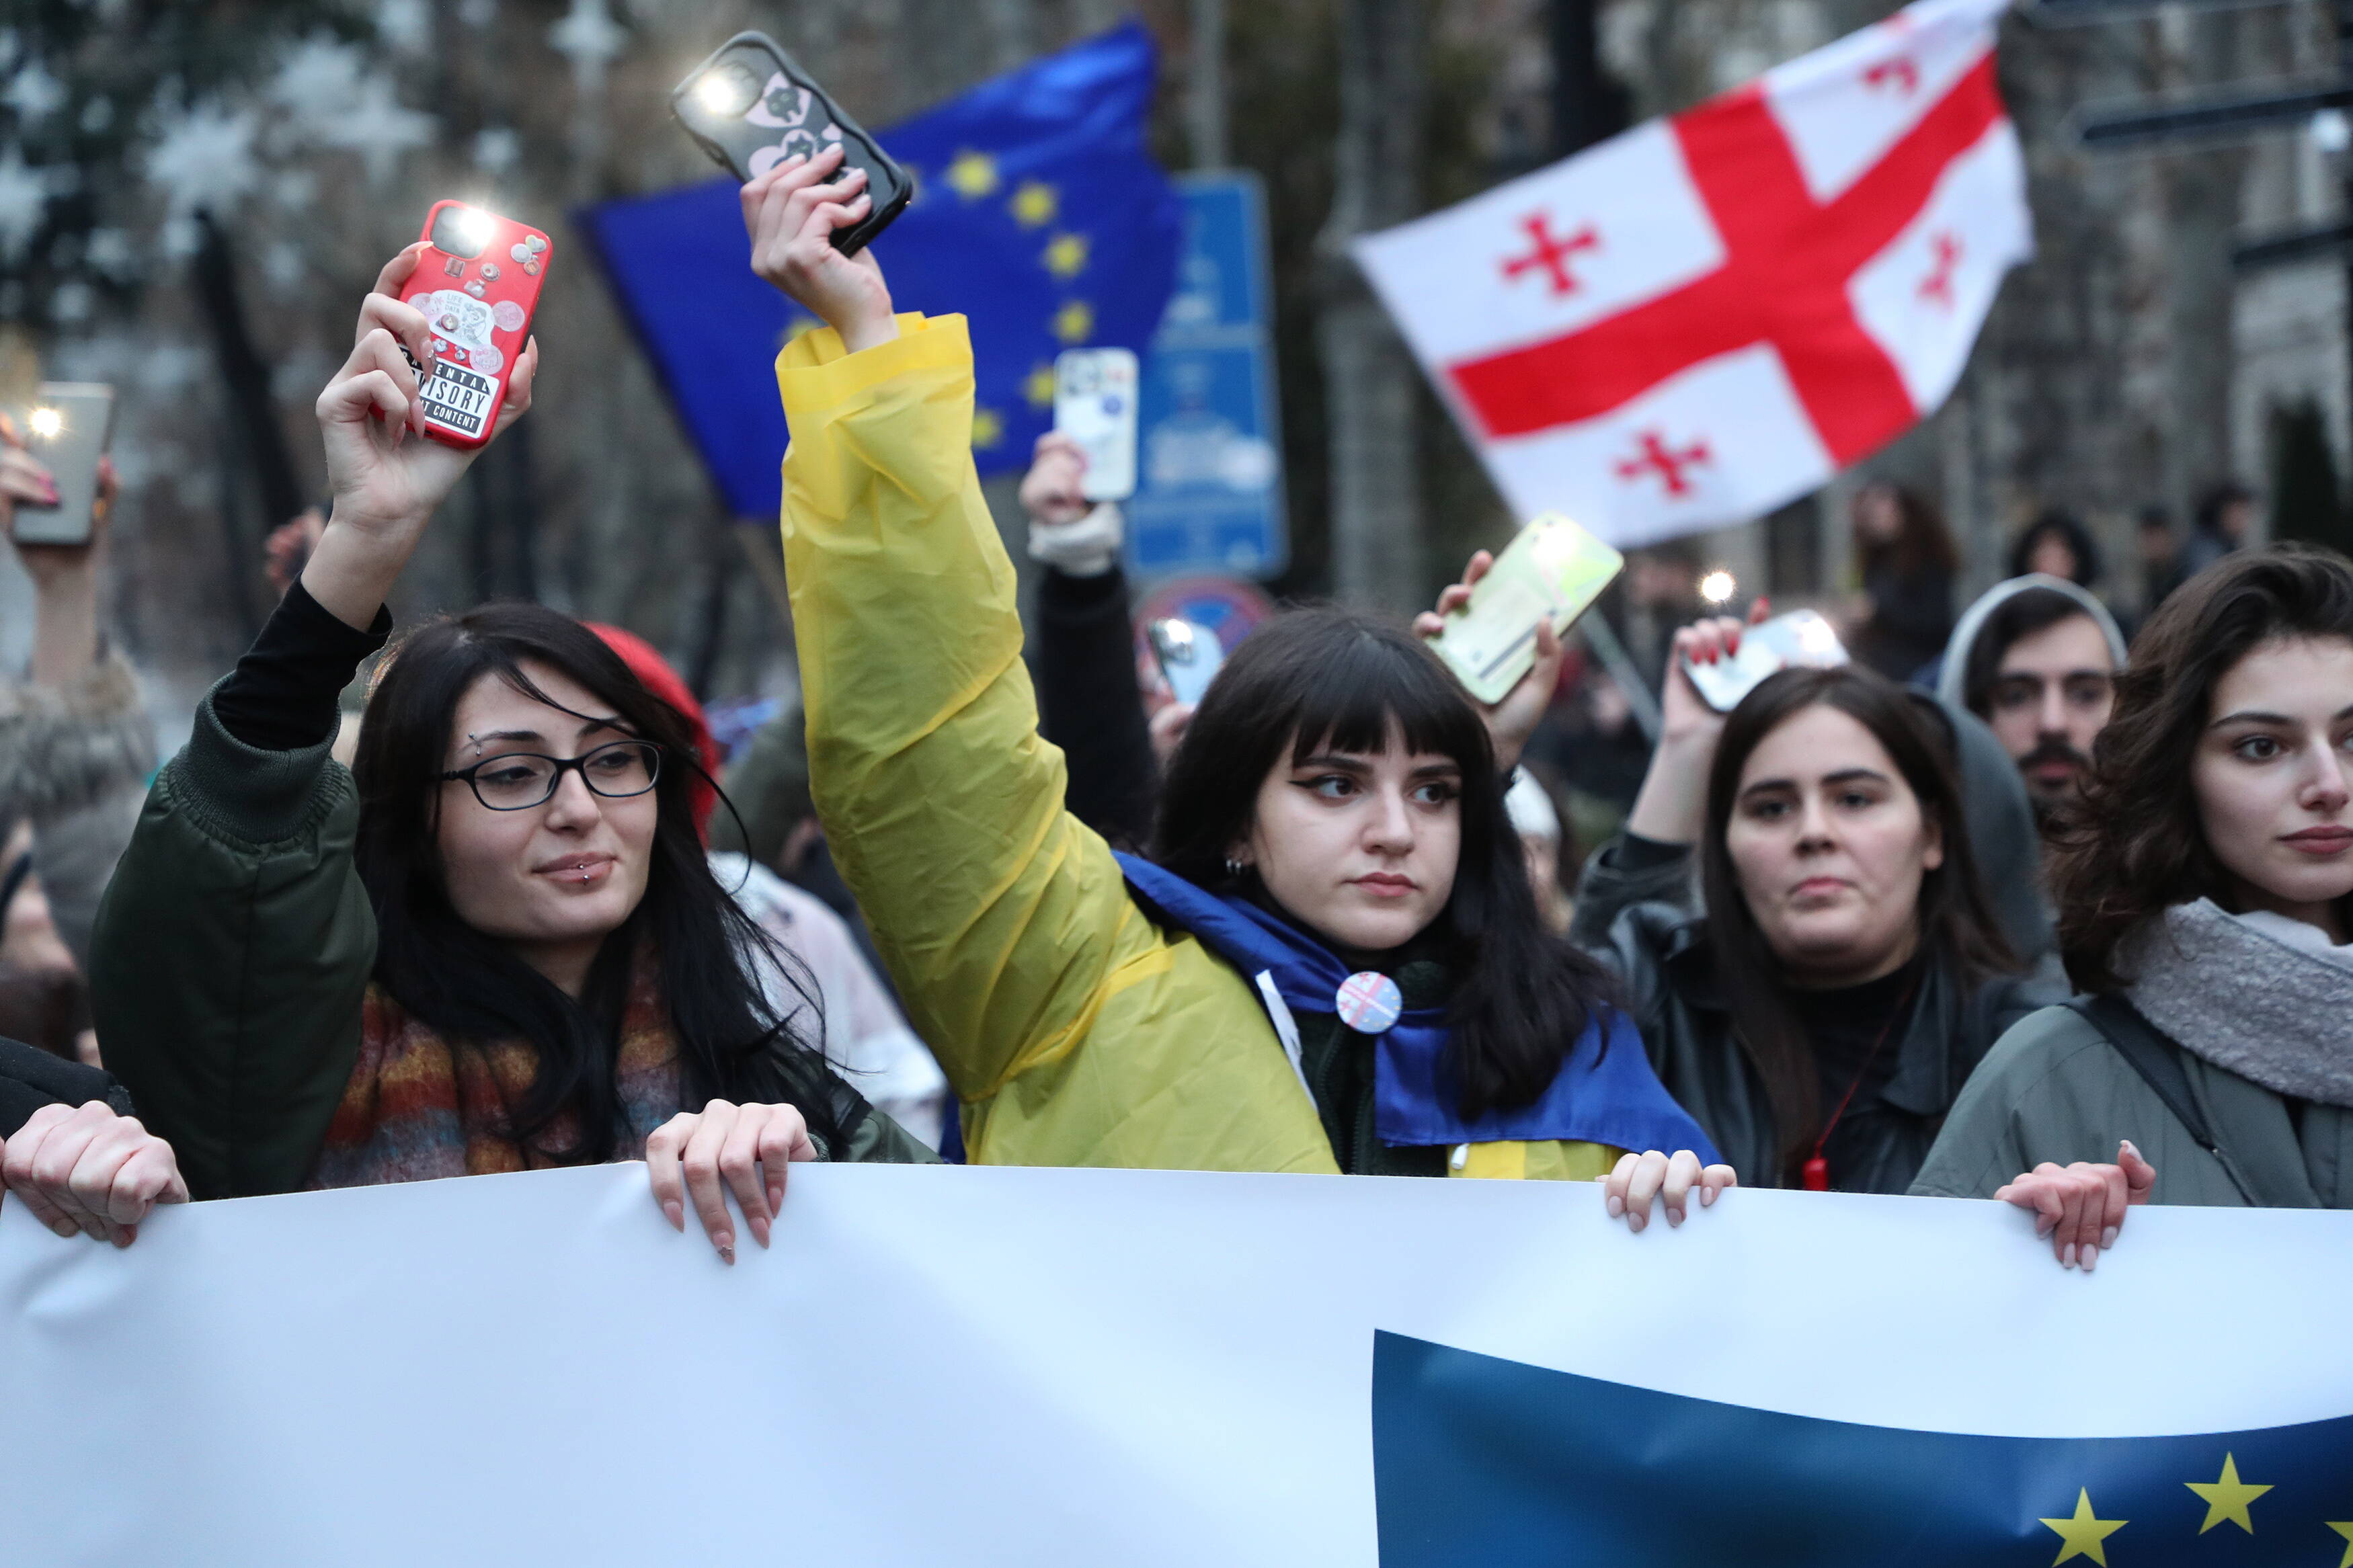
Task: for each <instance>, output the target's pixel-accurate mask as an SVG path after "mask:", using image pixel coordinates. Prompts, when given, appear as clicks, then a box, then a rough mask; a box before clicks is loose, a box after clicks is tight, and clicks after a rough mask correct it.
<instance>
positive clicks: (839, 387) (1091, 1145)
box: [776, 314, 1615, 1178]
mask: <svg viewBox="0 0 2353 1568" xmlns="http://www.w3.org/2000/svg"><path fill="white" fill-rule="evenodd" d="M776 376H777V382H778V384H779V386H780V388H781V390H782V393H783V396H784V404H785V415H786V421H787V423H788V424H789V426H790V427H791V432H792V446H791V448H790V450H789V451H788V452H787V453H786V458H785V476H784V477H785V500H784V538H785V560H786V576H787V579H788V581H789V582H790V583H791V584H792V603H793V630H794V636H795V637H796V639H797V643H798V646H799V653H800V666H801V683H802V692H803V697H804V700H805V702H806V705H807V715H808V730H807V733H808V758H809V784H810V790H811V794H812V795H813V796H814V798H815V800H816V805H817V810H818V816H819V817H820V819H821V820H822V821H823V823H824V825H825V831H826V840H827V842H828V844H829V845H831V846H832V848H833V852H834V856H835V858H836V859H837V861H838V862H839V866H840V868H841V871H842V875H843V876H844V878H845V879H847V880H848V881H849V885H850V887H851V888H852V889H854V890H855V891H856V892H857V895H858V901H859V904H860V907H861V908H862V909H864V910H865V911H866V913H867V916H868V918H869V921H870V922H871V926H872V929H873V931H874V938H875V943H876V946H877V947H878V948H879V949H880V950H881V954H882V958H883V962H884V963H885V965H886V966H887V968H888V970H889V972H890V975H891V979H892V982H893V984H895V985H896V986H897V988H898V992H899V995H900V998H901V1000H902V1003H903V1004H904V1005H905V1007H906V1009H907V1016H908V1019H909V1022H911V1023H912V1024H913V1026H914V1027H915V1030H916V1032H917V1033H918V1034H919V1035H921V1036H922V1037H923V1038H924V1039H925V1040H927V1041H930V1042H931V1043H932V1046H933V1047H934V1050H935V1051H936V1052H937V1054H938V1056H939V1058H940V1065H941V1066H942V1067H943V1068H946V1070H947V1074H948V1079H949V1082H950V1083H951V1084H952V1085H953V1086H954V1087H955V1091H956V1094H957V1096H958V1098H959V1099H960V1100H961V1101H962V1102H963V1116H964V1134H965V1148H966V1150H967V1152H968V1154H969V1157H970V1158H971V1160H972V1161H973V1163H993V1164H1032V1165H1120V1166H1141V1167H1158V1168H1165V1169H1176V1170H1221V1171H1303V1172H1324V1173H1335V1172H1337V1171H1338V1170H1339V1168H1340V1167H1339V1163H1338V1162H1337V1161H1336V1159H1335V1154H1334V1150H1333V1147H1332V1143H1331V1140H1330V1139H1329V1138H1328V1137H1327V1136H1326V1134H1325V1131H1324V1124H1323V1121H1322V1120H1321V1118H1320V1117H1319V1115H1318V1112H1317V1110H1316V1106H1315V1103H1314V1100H1312V1099H1311V1098H1310V1096H1309V1094H1308V1092H1307V1089H1306V1088H1305V1086H1304V1085H1303V1083H1302V1081H1301V1079H1300V1077H1299V1075H1298V1074H1297V1073H1296V1072H1295V1071H1294V1070H1293V1066H1292V1062H1291V1059H1290V1058H1289V1056H1288V1055H1287V1053H1286V1052H1285V1050H1284V1048H1283V1045H1282V1040H1281V1039H1280V1038H1279V1037H1278V1035H1277V1032H1276V1026H1275V1024H1274V1022H1273V1020H1272V1018H1271V1016H1270V1013H1269V1011H1268V1007H1267V1005H1266V1004H1265V1002H1264V999H1263V998H1262V997H1261V994H1260V993H1259V992H1258V990H1257V989H1256V988H1255V986H1254V984H1253V983H1252V981H1251V980H1250V978H1249V977H1247V976H1245V975H1244V974H1243V973H1241V971H1240V969H1238V968H1237V967H1235V965H1234V964H1233V963H1229V962H1228V961H1227V960H1226V959H1224V958H1222V957H1220V956H1219V954H1218V953H1217V952H1214V951H1212V950H1211V949H1210V948H1209V947H1208V946H1206V945H1204V943H1203V942H1201V940H1200V939H1199V938H1198V937H1197V936H1196V935H1195V934H1194V933H1193V932H1192V931H1189V930H1187V929H1186V928H1185V927H1184V926H1183V925H1182V924H1181V923H1176V922H1172V923H1170V924H1167V925H1164V924H1163V923H1161V921H1159V920H1156V919H1155V915H1154V913H1153V912H1151V911H1147V910H1145V908H1144V907H1143V906H1141V905H1139V903H1138V902H1137V901H1136V900H1135V898H1134V897H1133V896H1132V895H1131V894H1130V891H1129V889H1128V885H1127V880H1126V878H1125V876H1124V874H1123V872H1122V870H1121V868H1120V865H1119V862H1118V861H1117V860H1116V859H1114V858H1113V854H1112V851H1111V848H1110V847H1109V846H1108V845H1107V844H1105V843H1104V842H1103V838H1102V837H1100V836H1099V835H1097V834H1096V833H1094V832H1093V831H1092V830H1091V829H1089V828H1088V827H1087V826H1084V825H1083V824H1082V823H1081V822H1080V821H1079V820H1078V819H1077V818H1076V817H1074V816H1071V814H1070V812H1069V811H1068V810H1067V809H1065V806H1064V798H1065V791H1066V776H1067V775H1066V773H1065V768H1064V764H1063V760H1062V754H1061V752H1059V751H1057V750H1056V749H1055V748H1054V747H1053V746H1051V745H1049V744H1048V743H1047V742H1045V741H1044V740H1043V739H1041V738H1040V737H1039V733H1038V706H1037V700H1036V697H1035V694H1034V692H1033V689H1032V688H1031V685H1030V681H1029V672H1028V670H1027V668H1025V667H1024V665H1023V663H1022V658H1021V623H1020V618H1019V616H1018V614H1017V612H1016V609H1015V605H1014V572H1013V563H1012V562H1011V561H1010V560H1008V558H1007V556H1006V553H1005V546H1004V544H1003V542H1002V541H1001V539H1000V537H999V535H998V533H997V523H996V521H995V520H994V519H993V518H992V517H991V516H990V515H989V511H988V506H987V501H986V500H984V499H983V497H982V494H981V489H980V481H979V479H978V477H977V475H976V473H975V472H974V469H973V461H972V438H971V437H972V408H973V381H972V348H971V342H970V340H969V338H968V336H967V335H966V332H965V322H964V319H963V318H962V317H960V316H944V317H937V318H933V319H930V320H926V319H925V318H924V317H923V316H922V315H920V314H908V315H904V316H902V317H901V318H900V336H899V337H898V338H897V339H895V340H893V341H892V342H887V343H882V344H879V345H877V346H875V347H873V348H870V349H867V350H865V351H863V352H862V353H856V354H849V353H845V352H844V350H843V348H842V344H841V340H840V338H839V335H838V334H836V333H835V332H833V331H830V330H825V329H820V330H818V331H813V332H809V333H807V334H805V335H803V336H802V337H800V338H797V339H796V340H795V341H794V342H791V343H789V344H787V345H786V347H785V349H784V351H783V353H781V354H780V355H779V356H778V358H777V362H776ZM1614 1158H1615V1152H1614V1151H1612V1150H1610V1149H1609V1148H1606V1147H1604V1146H1603V1145H1600V1144H1597V1143H1591V1142H1562V1141H1559V1140H1556V1139H1549V1140H1544V1141H1523V1140H1519V1139H1499V1140H1495V1141H1493V1142H1475V1143H1471V1144H1469V1145H1467V1146H1466V1148H1465V1149H1464V1151H1463V1158H1462V1159H1461V1161H1460V1162H1455V1161H1451V1160H1450V1161H1449V1162H1448V1169H1449V1170H1450V1172H1451V1173H1454V1174H1460V1175H1466V1176H1555V1177H1565V1178H1586V1177H1591V1176H1596V1175H1599V1174H1601V1173H1604V1172H1606V1171H1607V1170H1608V1169H1609V1163H1611V1161H1612V1160H1613V1159H1614Z"/></svg>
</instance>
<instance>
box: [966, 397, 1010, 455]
mask: <svg viewBox="0 0 2353 1568" xmlns="http://www.w3.org/2000/svg"><path fill="white" fill-rule="evenodd" d="M1004 439H1005V420H1004V418H1003V417H1002V416H999V415H998V414H997V410H996V409H994V408H982V407H977V406H976V407H975V408H974V409H973V411H972V444H973V445H974V446H976V447H979V448H980V449H981V450H982V451H987V450H988V448H990V447H994V446H996V445H997V443H998V442H999V441H1002V440H1004Z"/></svg>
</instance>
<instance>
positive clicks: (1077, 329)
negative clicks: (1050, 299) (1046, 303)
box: [1053, 300, 1095, 343]
mask: <svg viewBox="0 0 2353 1568" xmlns="http://www.w3.org/2000/svg"><path fill="white" fill-rule="evenodd" d="M1053 327H1054V335H1055V336H1056V337H1058V338H1060V339H1061V340H1062V341H1063V342H1066V343H1082V342H1086V341H1087V340H1088V339H1089V338H1091V337H1092V336H1094V331H1095V308H1094V307H1093V306H1092V305H1090V304H1088V303H1087V302H1086V301H1085V300H1066V301H1064V303H1063V305H1062V308H1061V309H1060V310H1057V311H1055V312H1054V322H1053Z"/></svg>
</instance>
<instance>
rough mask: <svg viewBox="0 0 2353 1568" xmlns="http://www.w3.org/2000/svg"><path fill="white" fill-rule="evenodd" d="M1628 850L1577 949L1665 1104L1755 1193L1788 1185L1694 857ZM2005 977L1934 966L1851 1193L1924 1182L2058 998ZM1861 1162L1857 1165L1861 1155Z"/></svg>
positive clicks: (1595, 864) (1582, 895)
mask: <svg viewBox="0 0 2353 1568" xmlns="http://www.w3.org/2000/svg"><path fill="white" fill-rule="evenodd" d="M1631 850H1632V852H1631V853H1629V845H1628V842H1627V841H1626V840H1624V839H1620V840H1617V841H1614V842H1612V843H1610V844H1608V845H1605V846H1603V847H1602V848H1601V849H1600V850H1599V851H1598V852H1596V853H1595V855H1594V857H1593V858H1592V860H1591V861H1589V862H1588V864H1587V866H1586V869H1585V876H1584V879H1583V880H1582V881H1581V882H1580V884H1579V885H1578V888H1577V925H1576V929H1575V931H1573V932H1572V934H1573V935H1574V936H1575V937H1576V938H1577V941H1578V942H1579V943H1580V944H1581V945H1583V946H1584V947H1586V948H1587V949H1588V951H1589V952H1593V953H1594V954H1595V955H1596V956H1597V957H1599V959H1600V960H1601V961H1602V962H1603V963H1607V964H1609V966H1610V968H1611V969H1612V970H1614V971H1615V972H1616V973H1617V974H1618V976H1619V978H1620V982H1621V984H1623V985H1624V987H1625V993H1626V1001H1627V1005H1628V1008H1629V1011H1630V1013H1631V1015H1632V1016H1633V1020H1634V1025H1635V1026H1636V1027H1637V1028H1638V1029H1640V1030H1641V1035H1642V1044H1643V1047H1645V1048H1646V1049H1647V1050H1648V1052H1649V1053H1650V1058H1651V1067H1652V1068H1655V1069H1656V1070H1657V1072H1658V1075H1659V1081H1660V1082H1662V1083H1663V1084H1664V1085H1666V1089H1667V1092H1668V1093H1669V1094H1672V1095H1673V1096H1674V1097H1675V1100H1676V1102H1677V1103H1679V1104H1680V1105H1682V1106H1683V1109H1684V1110H1688V1111H1690V1112H1691V1114H1692V1116H1693V1117H1694V1120H1696V1121H1698V1122H1699V1124H1700V1126H1701V1127H1703V1128H1704V1129H1705V1130H1706V1131H1707V1135H1708V1137H1709V1139H1710V1140H1711V1141H1713V1142H1715V1146H1716V1148H1717V1150H1718V1151H1719V1152H1721V1153H1722V1154H1723V1155H1724V1157H1725V1160H1727V1161H1729V1162H1730V1163H1731V1164H1732V1167H1733V1169H1734V1170H1736V1171H1737V1172H1738V1173H1740V1179H1741V1181H1743V1182H1744V1183H1746V1184H1748V1185H1750V1186H1755V1187H1769V1186H1778V1185H1779V1184H1780V1175H1781V1160H1780V1141H1781V1132H1780V1128H1779V1125H1778V1121H1777V1120H1776V1118H1775V1116H1774V1114H1773V1106H1772V1101H1771V1100H1770V1098H1769V1097H1768V1096H1767V1093H1766V1089H1765V1079H1764V1078H1763V1076H1762V1074H1760V1073H1759V1072H1758V1070H1757V1063H1756V1060H1755V1058H1753V1056H1752V1055H1751V1054H1750V1052H1749V1049H1748V1047H1747V1046H1746V1043H1745V1042H1744V1041H1742V1040H1741V1039H1740V1037H1738V1035H1737V1034H1736V1033H1735V1032H1734V1029H1733V1027H1732V1015H1731V1012H1730V1010H1729V1008H1728V1007H1727V1005H1726V1004H1725V999H1724V996H1723V993H1722V991H1721V990H1720V989H1719V987H1718V985H1717V982H1716V976H1715V957H1714V953H1713V952H1712V949H1711V944H1710V942H1709V941H1708V934H1707V921H1706V918H1705V917H1704V915H1702V914H1700V913H1699V912H1698V910H1697V908H1696V900H1694V898H1693V897H1692V896H1691V894H1690V887H1691V857H1690V853H1689V851H1688V850H1683V851H1680V852H1678V851H1674V850H1671V849H1668V848H1667V847H1664V846H1656V845H1646V844H1642V843H1640V842H1638V843H1636V844H1634V845H1633V846H1632V847H1631ZM2048 990H2049V988H2048V987H2047V986H2046V985H2042V984H2036V983H2034V982H2031V981H2029V980H2026V979H2021V978H2016V977H2010V976H2003V977H2000V978H1996V979H1994V980H1990V981H1987V982H1985V983H1983V984H1978V985H1977V986H1974V987H1970V986H1966V985H1964V984H1961V981H1960V978H1959V976H1958V975H1957V974H1956V973H1953V971H1952V969H1951V968H1950V967H1949V966H1948V965H1945V964H1941V963H1936V962H1935V961H1934V960H1932V961H1931V962H1930V963H1929V965H1928V968H1927V970H1926V973H1925V974H1924V976H1923V978H1922V982H1921V988H1920V995H1919V998H1918V1001H1917V1002H1916V1003H1915V1005H1914V1007H1913V1009H1912V1019H1911V1023H1910V1025H1909V1026H1907V1027H1906V1029H1905V1033H1904V1035H1903V1037H1902V1038H1901V1039H1900V1041H1899V1042H1898V1043H1897V1046H1896V1051H1895V1068H1894V1076H1893V1077H1892V1078H1890V1079H1888V1082H1887V1086H1886V1088H1885V1089H1883V1090H1882V1091H1881V1093H1880V1096H1879V1098H1878V1099H1877V1100H1874V1101H1873V1102H1871V1103H1869V1104H1858V1105H1856V1106H1855V1107H1853V1108H1852V1109H1850V1110H1848V1112H1847V1114H1846V1119H1845V1120H1846V1126H1847V1128H1848V1130H1849V1131H1842V1132H1841V1141H1842V1142H1846V1144H1847V1147H1848V1150H1849V1165H1848V1167H1847V1168H1844V1169H1841V1171H1840V1172H1839V1173H1838V1180H1839V1185H1840V1186H1841V1188H1842V1189H1843V1190H1845V1191H1848V1192H1871V1193H1901V1192H1904V1191H1905V1190H1907V1189H1908V1188H1909V1187H1910V1186H1911V1185H1912V1181H1913V1178H1914V1177H1915V1176H1916V1175H1918V1174H1919V1172H1920V1166H1921V1163H1922V1162H1923V1161H1925V1160H1926V1158H1927V1155H1928V1149H1929V1146H1930V1145H1931V1144H1933V1143H1934V1142H1936V1132H1937V1130H1938V1129H1939V1128H1940V1127H1942V1126H1943V1125H1944V1121H1945V1113H1946V1112H1947V1111H1948V1110H1951V1109H1952V1105H1953V1101H1954V1100H1956V1099H1957V1098H1958V1097H1959V1095H1960V1092H1961V1086H1962V1085H1963V1084H1964V1083H1966V1082H1968V1077H1969V1074H1970V1072H1971V1071H1972V1070H1973V1069H1974V1068H1976V1067H1977V1065H1978V1061H1979V1060H1980V1059H1982V1058H1984V1056H1985V1054H1986V1052H1987V1050H1988V1049H1989V1048H1990V1047H1992V1045H1993V1043H1994V1041H1995V1040H1996V1039H1998V1038H2000V1036H2001V1033H2002V1031H2003V1030H2005V1029H2007V1028H2009V1027H2010V1025H2012V1024H2014V1023H2016V1022H2017V1021H2018V1020H2019V1019H2021V1018H2022V1017H2024V1016H2026V1015H2027V1014H2029V1013H2031V1012H2033V1011H2034V1010H2035V1009H2036V1008H2038V1007H2042V1006H2045V1005H2049V1004H2050V1003H2051V1002H2052V1001H2055V1000H2056V999H2057V998H2056V997H2055V996H2052V995H2051V994H2048ZM1856 1149H1860V1150H1862V1155H1861V1157H1860V1158H1859V1159H1857V1158H1855V1157H1854V1154H1853V1151H1855V1150H1856Z"/></svg>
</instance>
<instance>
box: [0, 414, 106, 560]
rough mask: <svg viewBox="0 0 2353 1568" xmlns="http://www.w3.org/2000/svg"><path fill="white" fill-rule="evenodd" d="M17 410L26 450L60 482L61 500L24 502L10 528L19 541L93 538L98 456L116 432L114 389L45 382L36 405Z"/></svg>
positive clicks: (61, 541)
mask: <svg viewBox="0 0 2353 1568" xmlns="http://www.w3.org/2000/svg"><path fill="white" fill-rule="evenodd" d="M13 413H14V416H15V418H16V429H17V432H18V434H19V435H21V436H22V437H23V438H24V442H25V449H26V452H27V453H29V454H30V455H31V457H32V458H33V460H34V461H36V462H37V463H39V464H40V465H41V466H42V467H43V468H47V469H48V470H49V477H50V478H51V479H55V480H56V481H57V486H58V504H57V505H55V506H35V505H33V504H31V503H29V502H26V501H18V502H17V503H16V521H15V523H14V525H13V526H12V527H11V529H10V532H12V533H13V534H14V535H15V537H16V542H17V543H19V544H86V543H88V542H90V523H91V519H92V516H93V515H94V512H95V509H96V508H97V506H98V460H99V458H102V457H104V456H105V455H106V448H107V446H108V443H109V442H110V441H111V440H112V438H113V434H114V388H112V387H111V386H109V385H107V384H104V383H102V382H79V381H45V382H43V383H41V385H40V390H39V391H38V392H37V393H36V394H35V395H34V401H33V403H32V404H31V405H30V406H28V407H26V408H21V409H16V410H14V411H13Z"/></svg>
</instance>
